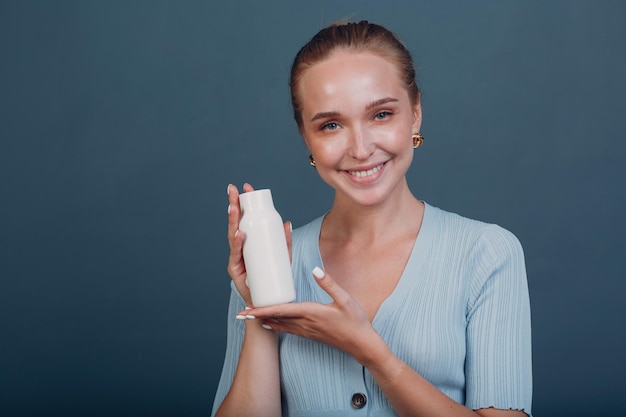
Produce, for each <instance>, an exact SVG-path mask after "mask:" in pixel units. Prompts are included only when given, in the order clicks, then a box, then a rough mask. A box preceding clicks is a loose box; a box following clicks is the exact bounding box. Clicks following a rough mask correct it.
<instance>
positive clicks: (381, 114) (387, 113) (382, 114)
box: [374, 111, 391, 120]
mask: <svg viewBox="0 0 626 417" xmlns="http://www.w3.org/2000/svg"><path fill="white" fill-rule="evenodd" d="M389 116H391V112H390V111H381V112H378V113H376V116H374V119H376V120H384V119H386V118H388V117H389Z"/></svg>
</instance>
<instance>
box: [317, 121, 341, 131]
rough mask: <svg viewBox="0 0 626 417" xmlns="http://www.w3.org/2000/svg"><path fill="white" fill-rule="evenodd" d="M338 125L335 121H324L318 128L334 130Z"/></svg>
mask: <svg viewBox="0 0 626 417" xmlns="http://www.w3.org/2000/svg"><path fill="white" fill-rule="evenodd" d="M338 128H339V125H338V124H337V123H335V122H329V123H324V124H323V125H322V126H321V127H320V130H335V129H338Z"/></svg>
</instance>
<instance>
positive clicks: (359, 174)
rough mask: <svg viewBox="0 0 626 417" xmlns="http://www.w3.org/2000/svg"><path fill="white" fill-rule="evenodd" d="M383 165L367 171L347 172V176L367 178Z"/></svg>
mask: <svg viewBox="0 0 626 417" xmlns="http://www.w3.org/2000/svg"><path fill="white" fill-rule="evenodd" d="M383 165H384V164H380V165H378V166H375V167H374V168H372V169H368V170H367V171H348V174H350V175H354V176H355V177H368V176H370V175H372V174H373V173H375V172H376V171H378V170H380V169H381V168H382V167H383Z"/></svg>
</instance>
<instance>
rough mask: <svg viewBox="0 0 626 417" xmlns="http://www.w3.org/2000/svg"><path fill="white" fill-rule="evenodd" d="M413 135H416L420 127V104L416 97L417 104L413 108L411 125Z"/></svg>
mask: <svg viewBox="0 0 626 417" xmlns="http://www.w3.org/2000/svg"><path fill="white" fill-rule="evenodd" d="M411 127H412V129H413V133H418V132H419V131H420V128H421V127H422V103H421V102H420V99H419V97H418V99H417V103H415V106H413V124H412V125H411Z"/></svg>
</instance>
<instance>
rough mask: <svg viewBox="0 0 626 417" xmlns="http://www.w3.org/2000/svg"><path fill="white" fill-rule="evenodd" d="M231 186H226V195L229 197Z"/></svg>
mask: <svg viewBox="0 0 626 417" xmlns="http://www.w3.org/2000/svg"><path fill="white" fill-rule="evenodd" d="M231 185H232V184H228V186H227V187H226V195H230V186H231Z"/></svg>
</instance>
